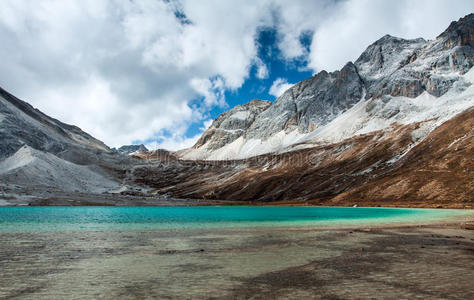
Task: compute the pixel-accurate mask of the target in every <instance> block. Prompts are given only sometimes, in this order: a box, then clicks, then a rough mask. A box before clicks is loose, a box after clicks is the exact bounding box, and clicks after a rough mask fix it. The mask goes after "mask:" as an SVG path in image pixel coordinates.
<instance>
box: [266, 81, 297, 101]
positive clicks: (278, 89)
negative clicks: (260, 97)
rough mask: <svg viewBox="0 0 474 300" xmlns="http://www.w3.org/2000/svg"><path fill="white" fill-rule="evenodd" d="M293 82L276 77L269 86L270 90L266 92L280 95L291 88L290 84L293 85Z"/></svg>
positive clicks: (276, 95)
mask: <svg viewBox="0 0 474 300" xmlns="http://www.w3.org/2000/svg"><path fill="white" fill-rule="evenodd" d="M294 85H295V84H294V83H288V81H287V80H286V79H283V78H277V79H276V80H275V81H274V82H273V84H272V86H271V87H270V90H269V91H268V93H269V94H270V95H273V96H275V97H277V98H278V97H280V96H281V95H283V93H284V92H285V91H286V90H287V89H289V88H291V87H292V86H294Z"/></svg>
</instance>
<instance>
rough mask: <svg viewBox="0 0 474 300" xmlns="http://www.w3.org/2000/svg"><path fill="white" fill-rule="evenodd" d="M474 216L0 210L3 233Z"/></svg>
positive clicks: (443, 212) (374, 211) (377, 211)
mask: <svg viewBox="0 0 474 300" xmlns="http://www.w3.org/2000/svg"><path fill="white" fill-rule="evenodd" d="M473 214H474V213H473V211H471V210H448V209H436V210H435V209H399V208H352V207H251V206H244V207H242V206H240V207H215V206H214V207H209V206H203V207H0V231H34V230H65V231H69V230H127V229H132V230H138V229H175V228H228V227H261V226H331V225H339V224H340V225H344V224H346V225H349V224H373V223H397V222H434V221H441V220H445V219H447V218H462V217H464V216H468V215H471V216H472V215H473Z"/></svg>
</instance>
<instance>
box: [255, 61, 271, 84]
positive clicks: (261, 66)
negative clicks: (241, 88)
mask: <svg viewBox="0 0 474 300" xmlns="http://www.w3.org/2000/svg"><path fill="white" fill-rule="evenodd" d="M255 65H256V67H257V72H256V74H255V76H256V77H257V78H258V79H266V78H268V76H270V71H268V68H267V65H265V63H264V62H263V61H262V60H261V59H260V58H257V59H256V62H255Z"/></svg>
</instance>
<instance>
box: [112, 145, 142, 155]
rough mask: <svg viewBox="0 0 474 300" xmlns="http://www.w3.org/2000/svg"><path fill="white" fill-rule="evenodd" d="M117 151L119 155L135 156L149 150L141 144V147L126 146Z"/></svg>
mask: <svg viewBox="0 0 474 300" xmlns="http://www.w3.org/2000/svg"><path fill="white" fill-rule="evenodd" d="M117 151H118V152H119V153H122V154H127V155H130V154H134V153H143V152H147V151H148V149H147V148H146V147H145V145H143V144H140V145H124V146H122V147H120V148H118V149H117Z"/></svg>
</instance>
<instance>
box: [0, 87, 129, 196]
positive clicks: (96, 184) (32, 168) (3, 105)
mask: <svg viewBox="0 0 474 300" xmlns="http://www.w3.org/2000/svg"><path fill="white" fill-rule="evenodd" d="M0 140H1V141H2V142H1V143H0V196H1V195H2V193H1V192H2V191H5V190H9V189H11V188H12V187H13V188H14V189H17V188H18V187H20V188H22V187H25V188H26V187H27V188H35V189H40V190H41V189H43V190H56V191H58V190H59V191H78V192H79V191H80V192H91V193H96V192H103V191H106V190H113V189H116V188H118V187H119V185H120V181H121V178H122V177H123V174H124V173H125V170H126V169H128V168H130V166H131V165H132V164H133V163H135V162H136V161H135V160H134V159H132V158H129V157H127V156H123V155H120V154H118V153H116V152H114V151H111V150H110V149H109V147H107V146H106V145H105V144H104V143H102V142H101V141H99V140H97V139H95V138H93V137H92V136H90V135H89V134H87V133H85V132H84V131H82V130H81V129H80V128H78V127H76V126H72V125H68V124H64V123H62V122H60V121H58V120H56V119H53V118H51V117H49V116H47V115H45V114H44V113H42V112H41V111H39V110H37V109H35V108H33V107H32V106H31V105H29V104H28V103H26V102H24V101H22V100H20V99H18V98H16V97H15V96H13V95H11V94H10V93H8V92H7V91H5V90H3V89H1V88H0Z"/></svg>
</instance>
